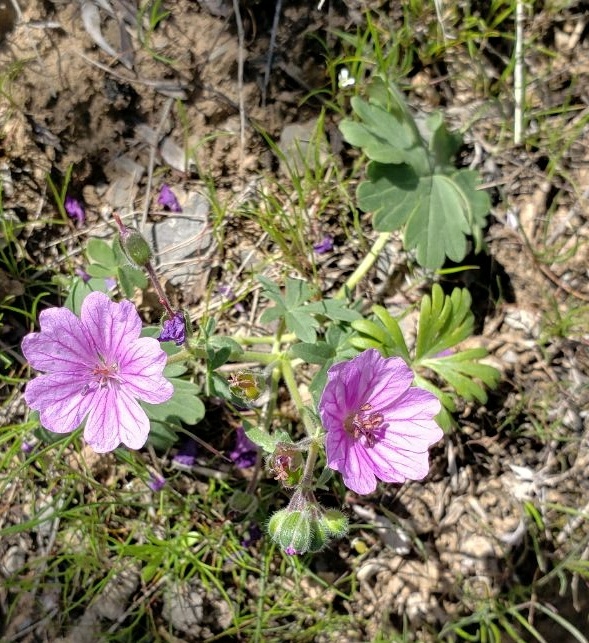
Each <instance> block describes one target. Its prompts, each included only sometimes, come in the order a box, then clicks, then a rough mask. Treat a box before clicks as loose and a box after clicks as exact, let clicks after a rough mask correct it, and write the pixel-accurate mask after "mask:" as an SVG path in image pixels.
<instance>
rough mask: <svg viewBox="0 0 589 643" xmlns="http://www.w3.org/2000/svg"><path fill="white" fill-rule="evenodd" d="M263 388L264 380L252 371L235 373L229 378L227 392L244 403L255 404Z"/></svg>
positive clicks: (264, 385) (264, 386)
mask: <svg viewBox="0 0 589 643" xmlns="http://www.w3.org/2000/svg"><path fill="white" fill-rule="evenodd" d="M265 388H266V383H265V382H264V379H263V378H262V377H261V376H260V375H258V374H257V373H254V372H253V371H245V370H242V371H237V372H236V373H232V374H231V377H230V378H229V390H230V391H231V392H232V393H233V395H235V397H238V398H239V399H240V400H243V401H244V402H255V400H257V399H258V398H259V397H260V395H262V393H263V392H264V389H265Z"/></svg>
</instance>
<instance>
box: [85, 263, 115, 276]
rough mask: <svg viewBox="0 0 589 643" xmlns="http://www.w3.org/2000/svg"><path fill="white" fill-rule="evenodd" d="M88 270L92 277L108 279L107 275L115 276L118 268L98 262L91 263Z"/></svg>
mask: <svg viewBox="0 0 589 643" xmlns="http://www.w3.org/2000/svg"><path fill="white" fill-rule="evenodd" d="M86 272H87V273H88V274H89V275H90V276H91V277H97V278H100V279H106V278H107V277H114V275H115V274H116V268H107V267H105V266H102V265H100V264H98V263H91V264H88V266H86Z"/></svg>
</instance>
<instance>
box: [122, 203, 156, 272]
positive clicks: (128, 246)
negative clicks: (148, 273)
mask: <svg viewBox="0 0 589 643" xmlns="http://www.w3.org/2000/svg"><path fill="white" fill-rule="evenodd" d="M113 217H114V219H115V221H116V222H117V225H118V227H119V236H120V239H121V247H122V249H123V251H124V253H125V254H126V255H127V259H129V261H130V262H131V263H134V264H135V265H136V266H139V267H140V268H144V267H145V266H146V265H147V264H148V263H149V262H150V261H151V257H152V253H151V248H150V247H149V244H148V243H147V241H146V240H145V238H144V237H143V235H142V234H141V233H140V232H139V230H136V229H135V228H133V227H129V226H126V225H124V224H123V222H122V221H121V218H120V217H119V215H118V214H116V213H113Z"/></svg>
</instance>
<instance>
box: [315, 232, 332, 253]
mask: <svg viewBox="0 0 589 643" xmlns="http://www.w3.org/2000/svg"><path fill="white" fill-rule="evenodd" d="M313 250H315V252H316V253H317V254H318V255H322V254H325V253H326V252H331V251H332V250H333V237H330V236H329V235H328V234H326V235H325V236H324V237H323V239H321V241H319V243H316V244H315V245H314V246H313Z"/></svg>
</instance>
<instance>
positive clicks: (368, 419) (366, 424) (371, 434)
mask: <svg viewBox="0 0 589 643" xmlns="http://www.w3.org/2000/svg"><path fill="white" fill-rule="evenodd" d="M370 411H372V405H371V404H368V402H366V403H365V404H362V406H361V407H360V409H359V410H358V411H356V412H355V413H354V412H352V413H349V414H348V416H347V417H346V419H345V420H344V428H345V430H346V433H347V434H348V435H351V436H352V437H353V438H354V439H355V440H358V439H359V438H360V437H361V436H364V438H365V440H366V446H368V447H373V446H374V443H375V442H376V435H375V433H376V430H377V429H378V428H379V427H380V426H382V423H383V422H384V417H383V415H382V413H370Z"/></svg>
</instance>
